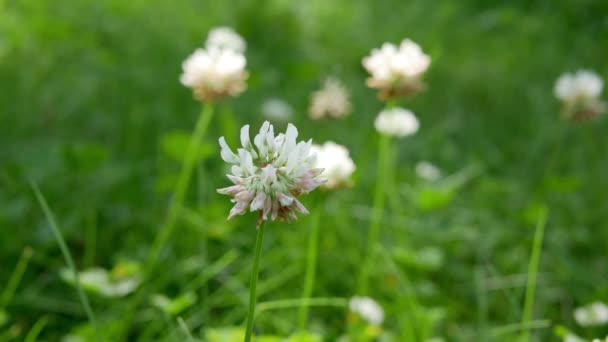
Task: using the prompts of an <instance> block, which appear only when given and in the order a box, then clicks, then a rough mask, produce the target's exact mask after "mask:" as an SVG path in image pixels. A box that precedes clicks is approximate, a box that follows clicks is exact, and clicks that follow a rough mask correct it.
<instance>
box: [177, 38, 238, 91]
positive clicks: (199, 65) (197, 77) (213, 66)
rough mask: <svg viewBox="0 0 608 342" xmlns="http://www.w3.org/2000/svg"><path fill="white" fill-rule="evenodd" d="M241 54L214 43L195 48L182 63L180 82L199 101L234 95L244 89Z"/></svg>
mask: <svg viewBox="0 0 608 342" xmlns="http://www.w3.org/2000/svg"><path fill="white" fill-rule="evenodd" d="M246 64H247V60H246V59H245V56H244V55H243V54H242V53H240V52H236V51H234V50H231V49H226V48H219V47H216V46H212V47H209V48H207V49H196V50H195V51H194V53H192V55H190V56H189V57H188V58H187V59H186V60H185V61H184V63H183V64H182V75H181V76H180V82H181V83H182V84H183V85H184V86H186V87H189V88H192V90H193V93H194V97H195V98H197V99H198V100H200V101H209V100H214V99H220V98H223V97H226V96H237V95H239V94H241V93H242V92H243V91H245V89H246V88H247V85H246V83H245V80H246V79H247V71H246V70H245V66H246Z"/></svg>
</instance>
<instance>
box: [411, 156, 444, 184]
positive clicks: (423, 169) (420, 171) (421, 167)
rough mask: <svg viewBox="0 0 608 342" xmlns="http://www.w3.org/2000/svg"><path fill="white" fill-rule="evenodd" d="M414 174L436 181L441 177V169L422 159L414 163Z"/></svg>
mask: <svg viewBox="0 0 608 342" xmlns="http://www.w3.org/2000/svg"><path fill="white" fill-rule="evenodd" d="M416 174H417V175H418V177H420V178H422V179H426V180H428V181H436V180H438V179H439V178H440V177H441V170H439V168H438V167H437V166H435V165H433V164H431V163H429V162H428V161H425V160H423V161H419V162H418V163H417V164H416Z"/></svg>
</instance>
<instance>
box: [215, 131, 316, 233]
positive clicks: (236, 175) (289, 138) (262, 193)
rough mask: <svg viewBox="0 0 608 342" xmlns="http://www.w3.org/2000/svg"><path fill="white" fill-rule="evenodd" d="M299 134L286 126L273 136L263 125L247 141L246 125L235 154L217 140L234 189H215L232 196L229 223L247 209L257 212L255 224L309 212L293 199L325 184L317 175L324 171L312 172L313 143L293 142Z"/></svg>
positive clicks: (313, 163)
mask: <svg viewBox="0 0 608 342" xmlns="http://www.w3.org/2000/svg"><path fill="white" fill-rule="evenodd" d="M297 137H298V130H297V129H296V127H295V126H294V125H292V124H288V125H287V131H286V132H285V134H283V133H280V134H278V135H277V136H275V135H274V127H273V126H272V125H271V124H270V123H269V122H268V121H266V122H264V124H263V125H262V127H261V128H260V132H259V133H258V134H257V135H256V136H255V138H254V139H253V143H252V142H251V140H250V139H249V125H245V126H243V128H242V129H241V145H242V148H239V149H238V150H237V153H236V154H235V153H234V152H232V150H231V149H230V147H228V144H226V140H225V139H224V137H221V138H220V139H219V142H220V146H221V148H222V149H221V156H222V159H223V160H224V161H225V162H227V163H229V164H232V174H231V175H227V176H228V179H230V180H231V181H232V182H233V183H234V185H233V186H229V187H227V188H222V189H218V190H217V191H218V192H219V193H220V194H224V195H229V196H232V197H233V199H232V202H234V203H235V205H234V207H233V208H232V209H231V210H230V215H229V216H228V219H231V218H233V217H234V216H236V215H242V214H244V213H245V212H246V211H247V209H249V210H250V211H258V213H259V216H258V224H260V223H261V221H262V220H267V219H268V216H269V215H270V219H271V220H273V221H274V220H275V219H276V218H277V217H278V218H279V219H282V220H288V221H289V220H290V219H297V217H296V214H295V212H296V211H297V212H300V213H303V214H307V213H308V210H306V208H305V207H304V205H302V203H300V201H298V199H297V198H296V197H298V196H299V195H301V194H304V193H308V192H310V191H312V190H314V189H315V188H317V187H318V186H319V185H321V184H323V183H324V182H325V180H324V179H322V178H320V177H319V175H320V174H321V173H322V172H323V169H319V168H315V167H314V165H315V155H314V154H313V153H311V151H310V149H311V145H312V140H309V141H307V142H303V141H302V142H299V143H297V142H296V138H297Z"/></svg>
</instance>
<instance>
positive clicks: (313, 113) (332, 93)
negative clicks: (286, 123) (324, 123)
mask: <svg viewBox="0 0 608 342" xmlns="http://www.w3.org/2000/svg"><path fill="white" fill-rule="evenodd" d="M350 110H351V103H350V96H349V94H348V91H347V90H346V88H345V87H344V85H343V84H342V83H341V82H340V81H339V80H337V79H335V78H327V79H326V80H325V82H324V83H323V88H321V89H320V90H317V91H315V92H314V93H313V94H312V97H311V100H310V108H309V114H310V117H311V118H312V119H313V120H318V119H321V118H324V117H331V118H342V117H344V116H346V115H348V114H349V113H350Z"/></svg>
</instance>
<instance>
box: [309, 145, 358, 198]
mask: <svg viewBox="0 0 608 342" xmlns="http://www.w3.org/2000/svg"><path fill="white" fill-rule="evenodd" d="M311 150H312V151H313V153H316V155H317V161H316V167H318V168H323V169H324V170H325V171H323V176H324V177H326V178H327V183H325V184H323V187H324V188H327V189H333V188H338V187H343V186H347V185H349V182H350V177H351V175H352V174H353V172H355V168H356V167H355V163H354V162H353V160H352V159H351V158H350V156H349V153H348V149H347V148H346V147H344V146H342V145H338V144H336V143H335V142H333V141H328V142H326V143H325V144H323V145H312V148H311Z"/></svg>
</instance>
